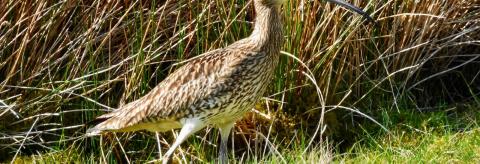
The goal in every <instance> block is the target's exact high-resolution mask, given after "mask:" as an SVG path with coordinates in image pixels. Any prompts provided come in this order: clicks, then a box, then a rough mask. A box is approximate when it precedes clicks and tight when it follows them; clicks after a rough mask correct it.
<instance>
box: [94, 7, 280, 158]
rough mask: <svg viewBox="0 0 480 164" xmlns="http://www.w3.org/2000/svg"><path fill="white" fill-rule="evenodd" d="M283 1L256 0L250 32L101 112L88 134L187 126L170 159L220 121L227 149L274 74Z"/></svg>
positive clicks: (277, 56)
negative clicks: (233, 132)
mask: <svg viewBox="0 0 480 164" xmlns="http://www.w3.org/2000/svg"><path fill="white" fill-rule="evenodd" d="M270 1H271V2H270ZM280 5H281V1H275V0H255V10H256V11H257V17H256V20H255V28H254V31H253V32H252V34H251V35H250V36H249V37H247V38H244V39H242V40H239V41H237V42H235V43H233V44H231V45H229V46H227V47H225V48H221V49H216V50H213V51H210V52H207V53H205V54H202V55H201V56H200V57H198V58H195V59H192V60H191V61H189V62H187V63H186V64H185V65H183V66H182V67H180V68H178V69H177V70H176V71H174V72H173V73H172V74H170V75H169V76H168V77H167V78H165V80H163V81H162V82H161V83H160V84H158V86H156V87H155V88H154V89H152V90H151V91H150V92H149V93H148V94H146V95H145V96H143V97H142V98H140V99H138V100H136V101H133V102H131V103H128V104H127V105H124V106H123V107H121V108H119V109H117V110H115V111H113V112H111V113H108V114H105V115H102V116H100V117H98V118H97V120H101V121H102V122H101V123H99V124H98V125H96V126H95V127H93V128H91V129H89V130H88V131H87V134H88V135H95V134H99V133H102V132H106V131H117V132H128V131H136V130H143V129H145V130H149V131H159V132H163V131H168V130H171V129H176V128H182V130H181V132H180V135H179V137H178V138H177V140H176V141H175V143H174V145H173V146H172V147H171V149H170V150H169V151H168V152H167V154H166V158H168V156H170V154H171V153H173V150H174V149H175V147H177V146H178V145H179V144H180V143H181V142H182V141H183V140H184V139H186V137H188V136H189V135H191V134H193V133H194V132H196V131H198V130H200V129H202V128H203V127H205V126H207V125H215V126H216V127H218V128H219V129H220V130H221V134H222V147H221V149H224V147H226V144H225V143H224V142H225V140H227V139H228V134H229V132H230V129H231V128H232V127H233V124H234V122H235V121H236V120H238V119H239V118H241V117H242V116H243V115H244V113H245V112H247V111H248V110H250V109H251V108H252V107H253V106H254V104H255V103H256V102H257V100H258V99H259V98H260V97H261V96H262V95H263V93H264V92H265V90H266V89H267V86H268V84H269V82H270V81H271V79H272V78H273V75H274V71H275V68H276V66H277V64H278V61H279V54H280V49H281V47H282V45H283V30H282V18H281V15H280V11H279V10H280ZM222 151H223V152H222ZM221 153H225V152H224V150H221Z"/></svg>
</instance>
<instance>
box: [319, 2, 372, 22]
mask: <svg viewBox="0 0 480 164" xmlns="http://www.w3.org/2000/svg"><path fill="white" fill-rule="evenodd" d="M327 1H328V2H332V3H335V4H337V5H340V6H342V7H345V8H347V9H348V10H350V11H353V12H356V13H358V14H360V15H362V16H363V17H364V18H365V19H367V20H368V21H370V22H372V23H375V20H374V19H373V18H372V17H370V15H368V13H366V12H365V11H363V10H362V9H360V8H358V7H357V6H354V5H352V4H350V3H348V2H345V1H343V0H327Z"/></svg>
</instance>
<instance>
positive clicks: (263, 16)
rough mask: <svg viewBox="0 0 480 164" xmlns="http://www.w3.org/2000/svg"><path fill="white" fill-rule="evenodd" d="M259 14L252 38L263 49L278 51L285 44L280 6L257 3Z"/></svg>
mask: <svg viewBox="0 0 480 164" xmlns="http://www.w3.org/2000/svg"><path fill="white" fill-rule="evenodd" d="M255 11H256V13H257V16H256V18H255V28H254V30H253V32H252V34H251V35H250V37H249V38H250V39H251V41H252V42H253V43H255V44H256V47H257V48H259V50H261V51H269V52H270V53H278V51H280V49H281V47H282V45H283V23H282V16H281V14H280V8H279V7H268V6H265V5H262V4H255Z"/></svg>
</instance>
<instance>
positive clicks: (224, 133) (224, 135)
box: [218, 121, 235, 164]
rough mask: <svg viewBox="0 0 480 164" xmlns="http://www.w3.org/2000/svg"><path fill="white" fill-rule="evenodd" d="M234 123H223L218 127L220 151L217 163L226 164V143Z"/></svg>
mask: <svg viewBox="0 0 480 164" xmlns="http://www.w3.org/2000/svg"><path fill="white" fill-rule="evenodd" d="M234 123H235V122H234V121H232V122H227V123H224V124H223V125H220V126H219V129H220V137H221V141H220V151H219V159H218V160H219V162H220V163H221V164H226V163H227V160H228V159H227V141H228V136H230V131H231V129H232V128H233V124H234Z"/></svg>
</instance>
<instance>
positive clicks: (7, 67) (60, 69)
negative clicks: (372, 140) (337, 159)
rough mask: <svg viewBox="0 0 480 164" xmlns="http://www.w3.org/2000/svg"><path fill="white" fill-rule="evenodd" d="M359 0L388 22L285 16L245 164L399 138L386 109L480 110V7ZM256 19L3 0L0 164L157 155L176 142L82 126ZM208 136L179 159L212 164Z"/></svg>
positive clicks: (213, 8)
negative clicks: (93, 133)
mask: <svg viewBox="0 0 480 164" xmlns="http://www.w3.org/2000/svg"><path fill="white" fill-rule="evenodd" d="M349 2H351V3H352V4H355V5H356V6H360V7H361V8H364V10H366V11H367V12H369V13H370V14H371V16H372V17H374V18H375V19H376V20H377V23H378V24H377V25H374V24H369V23H366V22H365V21H364V20H363V19H362V18H361V16H359V15H355V14H352V13H349V12H348V11H346V10H344V9H342V8H340V7H338V6H335V5H332V4H329V3H325V2H324V1H307V0H289V1H288V2H287V3H286V4H285V5H284V6H283V11H284V12H283V13H284V16H285V29H286V30H285V31H286V33H285V38H286V42H285V44H284V49H283V52H282V54H283V55H282V58H281V62H280V66H279V67H278V71H277V75H276V78H275V79H274V80H273V82H272V85H271V87H270V89H269V91H268V94H267V95H265V97H264V99H262V100H260V101H259V104H258V105H257V107H256V108H255V109H254V110H252V112H251V113H249V114H248V115H247V116H246V117H245V119H243V120H242V121H240V122H238V123H237V125H236V128H235V133H234V134H235V135H234V140H233V141H232V142H231V146H230V147H235V151H232V154H234V155H235V157H236V162H245V161H254V162H258V161H262V160H264V159H267V158H270V157H271V158H273V160H272V161H283V162H288V161H295V160H294V159H288V158H286V157H283V156H282V154H285V153H288V152H289V151H294V150H305V151H299V152H300V154H306V156H307V159H303V160H306V161H309V160H311V161H318V160H320V158H319V157H317V156H315V155H308V154H312V152H313V154H315V152H322V153H323V154H324V155H325V158H321V159H324V160H326V161H328V160H331V159H332V158H333V157H332V155H331V153H332V152H335V151H341V150H330V147H331V146H326V147H325V145H329V144H324V143H327V142H329V143H330V144H333V145H338V144H339V143H347V144H346V146H341V147H347V148H346V149H348V147H349V144H348V143H350V144H351V143H354V142H355V140H358V136H357V137H346V136H348V135H350V134H356V130H355V129H357V128H358V126H359V124H360V125H362V123H365V122H370V123H371V122H374V124H373V125H370V126H371V127H372V128H385V130H386V131H388V125H385V124H383V123H381V122H382V121H381V120H382V119H385V117H384V114H385V113H399V111H401V110H404V109H414V110H415V111H417V112H420V113H421V112H428V111H432V110H434V111H436V110H444V109H445V108H440V107H439V106H451V105H452V104H453V105H454V104H472V103H473V104H477V105H480V98H479V94H480V77H479V76H480V64H479V62H480V59H479V58H480V55H479V54H480V1H477V0H430V1H413V0H409V1H394V0H382V1H375V0H369V1H359V0H352V1H349ZM254 17H255V13H254V11H253V2H252V1H251V0H250V1H248V0H238V1H216V0H193V1H189V0H166V1H156V0H154V1H130V0H123V1H114V0H112V1H92V0H89V1H75V0H71V1H51V0H36V1H33V0H30V1H29V0H27V1H11V0H10V1H1V2H0V154H2V155H1V157H0V161H2V160H5V161H9V160H12V159H17V158H19V157H21V156H29V155H35V154H36V155H39V157H38V156H36V157H35V158H40V159H42V155H46V156H48V155H49V154H50V158H52V159H57V160H58V159H65V158H66V159H65V160H66V161H69V160H73V161H77V160H82V161H100V160H101V161H103V162H108V161H110V162H112V161H113V162H130V161H140V162H146V161H154V160H155V159H158V157H159V155H158V151H157V148H158V147H161V149H162V150H163V151H165V150H166V149H167V148H168V143H169V142H171V141H172V139H173V137H174V136H175V133H164V134H153V133H147V132H140V133H129V134H121V133H118V134H110V135H107V136H106V137H103V138H102V140H100V139H99V138H98V137H97V138H88V139H87V138H83V137H82V135H83V133H84V132H85V130H86V127H85V125H84V124H85V123H87V122H89V121H90V120H92V119H93V118H94V117H96V116H98V115H100V114H102V113H104V112H106V111H110V110H113V109H114V108H116V107H118V106H121V105H122V104H125V103H128V102H130V101H133V100H136V99H138V98H140V97H141V96H142V95H144V94H146V93H147V92H148V91H149V90H150V89H152V88H153V87H154V86H155V85H156V84H158V83H159V82H160V81H162V79H163V78H165V77H166V76H167V75H168V74H169V72H171V71H172V70H175V69H176V68H178V66H180V65H181V61H184V60H186V59H189V58H191V57H194V56H196V55H199V54H201V53H203V52H207V51H209V50H213V49H216V48H221V47H224V46H226V45H228V44H229V43H232V42H234V41H236V40H239V39H241V38H243V37H246V36H248V35H249V34H250V32H251V31H252V25H253V22H252V21H253V18H254ZM179 63H180V64H179ZM474 109H475V108H472V110H474ZM377 120H380V122H378V121H377ZM375 124H377V125H375ZM325 127H326V129H324V128H325ZM211 131H212V130H211V129H207V130H205V131H204V132H202V133H199V134H197V135H196V137H192V138H191V139H190V140H189V141H188V144H184V145H182V149H181V150H179V151H177V156H176V159H177V160H179V161H196V162H200V161H211V160H214V159H215V156H216V151H217V149H216V144H217V137H218V134H217V133H216V132H215V133H212V132H211ZM209 132H210V133H209ZM346 134H348V135H346ZM350 141H351V142H350ZM334 147H335V146H334ZM58 152H61V153H58ZM305 152H307V153H305ZM329 153H330V154H329ZM51 154H54V155H51Z"/></svg>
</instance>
